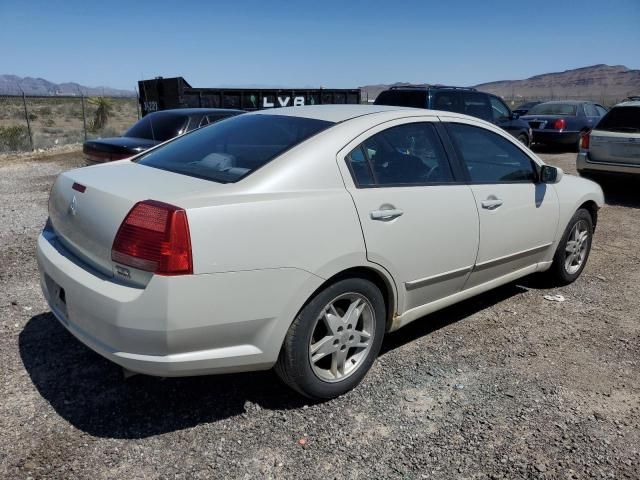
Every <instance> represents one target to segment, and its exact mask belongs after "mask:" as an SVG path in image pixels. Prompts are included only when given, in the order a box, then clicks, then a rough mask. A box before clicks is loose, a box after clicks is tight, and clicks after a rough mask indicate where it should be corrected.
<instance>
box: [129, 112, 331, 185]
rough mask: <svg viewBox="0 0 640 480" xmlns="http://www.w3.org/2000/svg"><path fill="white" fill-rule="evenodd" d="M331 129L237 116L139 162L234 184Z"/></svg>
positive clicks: (304, 121) (294, 120) (306, 121)
mask: <svg viewBox="0 0 640 480" xmlns="http://www.w3.org/2000/svg"><path fill="white" fill-rule="evenodd" d="M331 125H333V123H332V122H327V121H324V120H316V119H311V118H301V117H290V116H285V115H239V116H237V117H232V118H229V119H227V120H225V121H223V122H219V123H214V124H213V125H209V126H207V127H204V128H201V129H199V130H194V131H193V132H192V133H189V134H188V135H184V136H182V137H180V138H177V139H176V140H174V141H173V142H170V143H167V144H166V145H164V146H162V147H160V148H158V149H156V150H153V151H151V152H149V153H148V154H146V155H143V156H142V157H140V158H138V159H136V161H137V162H138V163H140V164H141V165H147V166H149V167H154V168H160V169H162V170H168V171H170V172H175V173H181V174H183V175H189V176H192V177H198V178H204V179H206V180H213V181H215V182H221V183H228V182H235V181H238V180H240V179H241V178H243V177H245V176H247V175H249V174H250V173H251V172H253V171H254V170H257V169H258V168H260V167H262V166H263V165H265V164H266V163H268V162H269V161H270V160H272V159H274V158H275V157H277V156H278V155H280V154H281V153H283V152H284V151H285V150H288V149H290V148H292V147H294V146H295V145H298V144H299V143H302V142H303V141H304V140H306V139H308V138H309V137H311V136H313V135H315V134H316V133H318V132H320V131H322V130H324V129H325V128H328V127H329V126H331Z"/></svg>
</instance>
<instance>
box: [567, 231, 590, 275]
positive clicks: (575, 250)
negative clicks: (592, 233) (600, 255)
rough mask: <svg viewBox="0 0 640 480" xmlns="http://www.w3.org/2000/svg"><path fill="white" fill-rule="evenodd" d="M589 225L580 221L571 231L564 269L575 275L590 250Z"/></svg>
mask: <svg viewBox="0 0 640 480" xmlns="http://www.w3.org/2000/svg"><path fill="white" fill-rule="evenodd" d="M588 240H589V225H588V224H587V222H586V221H584V220H580V221H578V222H576V224H575V225H574V226H573V228H572V229H571V232H570V233H569V237H568V238H567V243H566V245H565V260H564V268H565V270H566V271H567V273H568V274H570V275H573V274H574V273H576V272H577V271H578V270H580V268H581V267H582V264H583V263H584V260H585V258H586V256H587V251H588V248H589V241H588Z"/></svg>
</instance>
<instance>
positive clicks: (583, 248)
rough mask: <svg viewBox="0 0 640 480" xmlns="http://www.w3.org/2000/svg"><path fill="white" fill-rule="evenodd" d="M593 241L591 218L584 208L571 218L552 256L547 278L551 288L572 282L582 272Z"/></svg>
mask: <svg viewBox="0 0 640 480" xmlns="http://www.w3.org/2000/svg"><path fill="white" fill-rule="evenodd" d="M592 239H593V218H592V217H591V214H590V213H589V212H588V211H587V210H585V209H584V208H581V209H579V210H578V211H577V212H576V213H575V214H574V215H573V217H572V218H571V221H570V222H569V224H568V225H567V228H566V229H565V231H564V234H563V235H562V238H561V239H560V243H559V244H558V248H557V249H556V253H555V255H554V256H553V263H552V264H551V268H550V269H549V270H548V271H547V278H548V280H549V283H550V284H551V285H552V286H562V285H568V284H570V283H572V282H574V281H575V280H576V279H577V278H578V277H579V276H580V274H581V273H582V270H584V267H585V265H586V264H587V260H588V258H589V253H590V252H591V242H592Z"/></svg>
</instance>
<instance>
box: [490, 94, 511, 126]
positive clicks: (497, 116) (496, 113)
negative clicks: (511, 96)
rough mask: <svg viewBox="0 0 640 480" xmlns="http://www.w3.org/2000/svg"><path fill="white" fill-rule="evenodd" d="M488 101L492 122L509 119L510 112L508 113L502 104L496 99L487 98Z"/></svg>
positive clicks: (507, 109)
mask: <svg viewBox="0 0 640 480" xmlns="http://www.w3.org/2000/svg"><path fill="white" fill-rule="evenodd" d="M489 100H490V101H491V110H492V113H493V121H494V122H504V121H505V120H509V117H511V112H510V111H509V108H508V107H507V106H506V105H505V104H504V102H503V101H502V100H500V99H499V98H497V97H489Z"/></svg>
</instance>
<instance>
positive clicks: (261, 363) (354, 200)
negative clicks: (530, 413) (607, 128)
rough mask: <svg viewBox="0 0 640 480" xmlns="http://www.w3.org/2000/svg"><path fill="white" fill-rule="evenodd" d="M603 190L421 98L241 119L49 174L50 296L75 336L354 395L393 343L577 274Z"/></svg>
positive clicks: (45, 267) (125, 361) (167, 361)
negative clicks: (479, 300) (521, 281)
mask: <svg viewBox="0 0 640 480" xmlns="http://www.w3.org/2000/svg"><path fill="white" fill-rule="evenodd" d="M602 204H603V195H602V191H601V189H600V187H598V185H596V184H595V183H593V182H590V181H588V180H585V179H580V178H577V177H574V176H568V175H563V173H562V171H561V170H560V169H558V168H555V167H552V166H548V165H545V164H544V163H543V162H542V161H541V160H540V159H539V158H538V157H536V156H535V154H533V153H532V152H531V151H530V150H528V149H527V148H526V147H524V146H522V145H521V144H520V143H518V142H517V140H515V139H513V138H512V137H511V136H509V135H508V134H507V133H504V132H503V131H502V130H500V129H499V128H497V127H495V126H493V125H491V124H489V123H487V122H484V121H482V120H479V119H477V118H472V117H468V116H465V115H461V114H457V113H451V112H439V111H430V110H422V109H410V108H398V107H385V106H365V105H348V106H347V105H330V106H309V107H294V108H279V109H273V110H268V111H267V110H263V111H259V112H255V113H250V114H244V115H240V116H237V117H233V118H231V119H228V120H223V121H222V122H219V123H216V124H214V125H211V126H208V127H205V128H202V129H200V130H197V131H195V132H193V133H189V134H187V135H185V136H183V137H180V138H177V139H175V140H171V141H169V142H167V143H165V144H163V145H160V146H159V147H156V148H154V149H152V150H149V151H148V152H145V153H143V154H141V155H138V156H137V157H134V158H133V159H128V160H122V161H119V162H113V163H110V164H103V165H96V166H92V167H86V168H81V169H77V170H72V171H69V172H66V173H63V174H61V175H60V176H59V177H58V179H57V180H56V182H55V184H54V186H53V189H52V191H51V197H50V200H49V220H48V222H47V225H46V226H45V228H44V230H43V232H42V234H41V235H40V237H39V238H38V264H39V267H40V272H41V280H42V289H43V292H44V295H45V297H46V299H47V301H48V302H49V305H50V306H51V310H52V312H53V313H54V315H55V316H56V317H57V318H58V320H59V321H60V322H61V323H62V324H63V325H64V326H65V327H66V328H67V329H68V330H69V331H70V332H71V333H73V334H74V335H75V336H76V337H77V338H78V339H79V340H80V341H82V342H83V343H85V344H86V345H88V346H89V347H90V348H92V349H93V350H95V351H96V352H98V353H99V354H101V355H103V356H104V357H106V358H108V359H110V360H112V361H113V362H115V363H117V364H119V365H121V366H123V367H124V368H126V369H128V370H130V371H134V372H141V373H146V374H150V375H159V376H182V375H201V374H210V373H222V372H239V371H249V370H262V369H269V368H271V367H274V366H275V368H276V371H277V372H278V374H279V375H280V377H281V378H282V379H283V380H284V381H285V382H286V383H287V384H288V385H290V386H291V387H293V388H294V389H295V390H297V391H298V392H300V393H302V394H304V395H306V396H308V397H312V398H331V397H335V396H337V395H340V394H342V393H344V392H346V391H348V390H349V389H351V388H353V387H355V386H356V385H357V384H358V383H359V382H360V381H361V380H362V378H363V377H364V376H365V374H366V372H367V371H368V370H369V368H370V367H371V364H372V363H373V361H374V360H375V358H376V356H377V354H378V352H379V349H380V346H381V344H382V340H383V336H384V334H385V333H386V332H390V331H393V330H396V329H398V328H400V327H402V326H404V325H406V324H407V323H409V322H412V321H414V320H420V321H426V322H428V321H429V318H428V317H425V315H427V314H428V313H431V312H433V311H435V310H438V309H440V308H443V307H445V306H447V305H451V304H453V303H456V302H459V301H461V300H463V299H466V298H469V297H471V296H473V295H477V294H479V293H481V292H484V291H486V290H489V289H491V288H494V287H496V286H498V285H501V284H504V283H507V282H511V281H513V280H515V279H517V278H520V277H523V276H525V275H529V274H532V273H534V272H543V271H546V275H547V276H548V277H549V279H550V280H553V281H555V282H556V283H560V284H566V283H569V282H572V281H574V280H575V279H576V278H577V277H578V276H579V275H580V273H581V272H582V270H583V268H584V266H585V263H586V261H587V257H588V256H589V250H590V247H591V239H592V234H593V230H594V227H595V225H596V221H597V213H598V209H599V208H600V206H601V205H602Z"/></svg>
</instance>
